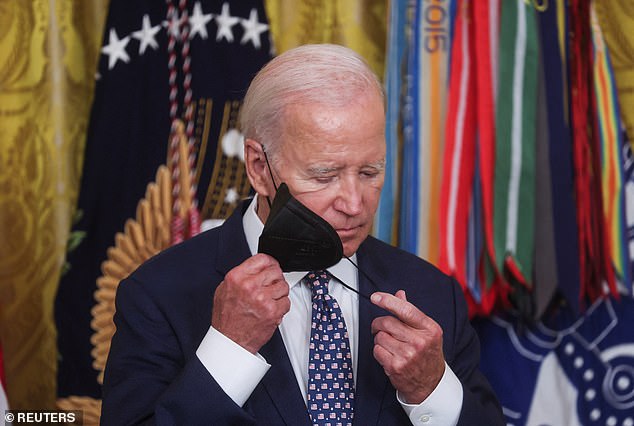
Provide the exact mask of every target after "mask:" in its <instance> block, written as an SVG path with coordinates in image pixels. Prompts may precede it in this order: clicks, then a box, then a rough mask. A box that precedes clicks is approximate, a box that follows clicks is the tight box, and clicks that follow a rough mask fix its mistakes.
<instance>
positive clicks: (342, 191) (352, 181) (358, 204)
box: [334, 176, 363, 216]
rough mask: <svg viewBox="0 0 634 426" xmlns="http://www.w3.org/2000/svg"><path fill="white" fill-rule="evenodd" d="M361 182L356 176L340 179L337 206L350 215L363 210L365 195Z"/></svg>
mask: <svg viewBox="0 0 634 426" xmlns="http://www.w3.org/2000/svg"><path fill="white" fill-rule="evenodd" d="M361 189H362V188H361V182H359V179H358V178H356V177H351V176H349V177H346V178H345V179H341V180H340V181H339V191H338V194H337V199H336V200H335V206H334V207H335V208H336V209H337V210H339V211H341V212H343V213H345V214H347V215H348V216H355V215H358V214H360V213H361V212H362V211H363V208H362V207H363V195H362V191H361Z"/></svg>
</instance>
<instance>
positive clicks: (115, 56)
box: [101, 28, 130, 70]
mask: <svg viewBox="0 0 634 426" xmlns="http://www.w3.org/2000/svg"><path fill="white" fill-rule="evenodd" d="M129 42H130V37H129V36H127V37H123V38H122V39H120V40H119V37H118V36H117V32H116V31H115V29H114V28H110V35H109V37H108V45H107V46H104V47H102V48H101V53H103V54H105V55H108V69H109V70H111V69H112V68H113V67H114V66H115V65H116V64H117V61H118V60H119V59H121V60H122V61H123V62H125V63H126V64H127V63H128V62H130V57H129V56H128V53H127V52H126V51H125V47H126V46H127V45H128V43H129Z"/></svg>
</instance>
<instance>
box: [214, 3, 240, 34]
mask: <svg viewBox="0 0 634 426" xmlns="http://www.w3.org/2000/svg"><path fill="white" fill-rule="evenodd" d="M239 20H240V18H237V17H235V16H231V15H230V14H229V3H223V4H222V12H221V13H220V15H216V22H217V23H218V33H217V34H216V41H220V40H221V39H222V38H223V37H224V38H226V39H227V41H228V42H232V41H233V33H232V32H231V27H233V26H234V25H235V24H237V23H238V21H239Z"/></svg>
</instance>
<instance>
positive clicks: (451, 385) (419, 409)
mask: <svg viewBox="0 0 634 426" xmlns="http://www.w3.org/2000/svg"><path fill="white" fill-rule="evenodd" d="M462 397H463V391H462V383H460V380H459V379H458V378H457V377H456V375H455V374H454V372H453V371H452V370H451V368H449V366H448V365H447V363H446V362H445V372H444V373H443V375H442V378H441V379H440V382H439V383H438V386H436V389H434V390H433V392H432V393H431V394H429V396H428V397H427V399H425V400H424V401H423V402H421V403H420V404H407V403H405V402H403V400H402V399H401V397H400V395H399V394H398V391H397V392H396V398H397V399H398V402H400V404H401V406H402V407H403V410H405V413H406V414H407V415H408V416H409V420H410V421H411V422H412V424H413V425H416V426H431V425H443V426H445V425H448V426H455V425H456V424H457V423H458V418H459V417H460V411H461V410H462Z"/></svg>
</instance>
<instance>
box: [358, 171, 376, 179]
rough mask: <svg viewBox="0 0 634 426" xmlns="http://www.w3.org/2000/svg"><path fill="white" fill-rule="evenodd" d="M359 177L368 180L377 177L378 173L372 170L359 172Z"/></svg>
mask: <svg viewBox="0 0 634 426" xmlns="http://www.w3.org/2000/svg"><path fill="white" fill-rule="evenodd" d="M361 175H362V176H363V177H368V178H374V177H377V176H378V175H379V172H377V171H375V170H373V171H363V172H361Z"/></svg>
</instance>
